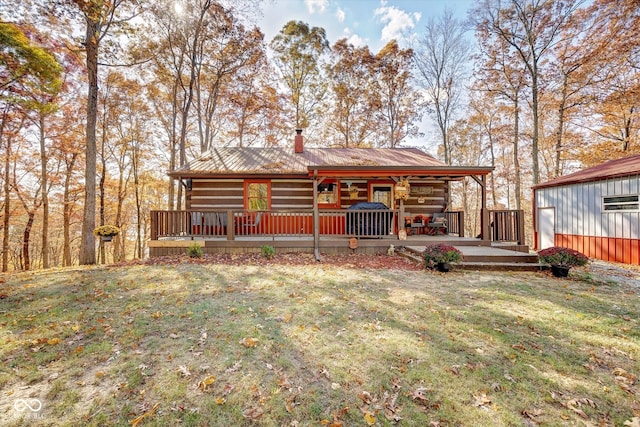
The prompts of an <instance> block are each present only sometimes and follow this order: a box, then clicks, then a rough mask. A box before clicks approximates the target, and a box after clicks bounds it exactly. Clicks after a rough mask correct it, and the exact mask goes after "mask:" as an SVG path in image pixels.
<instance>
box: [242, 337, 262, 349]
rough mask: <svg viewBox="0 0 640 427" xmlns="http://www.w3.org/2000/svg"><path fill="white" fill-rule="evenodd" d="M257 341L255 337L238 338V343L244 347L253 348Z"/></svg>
mask: <svg viewBox="0 0 640 427" xmlns="http://www.w3.org/2000/svg"><path fill="white" fill-rule="evenodd" d="M258 342H259V341H258V339H257V338H243V339H241V340H240V344H241V345H243V346H244V347H246V348H253V347H255V346H257V345H258Z"/></svg>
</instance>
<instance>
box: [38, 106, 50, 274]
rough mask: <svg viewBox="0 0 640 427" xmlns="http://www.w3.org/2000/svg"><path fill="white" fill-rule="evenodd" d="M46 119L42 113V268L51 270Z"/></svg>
mask: <svg viewBox="0 0 640 427" xmlns="http://www.w3.org/2000/svg"><path fill="white" fill-rule="evenodd" d="M45 122H46V121H45V117H44V114H43V113H40V166H41V172H40V179H41V181H42V268H49V191H48V189H49V184H48V173H47V151H46V147H45V129H44V127H45Z"/></svg>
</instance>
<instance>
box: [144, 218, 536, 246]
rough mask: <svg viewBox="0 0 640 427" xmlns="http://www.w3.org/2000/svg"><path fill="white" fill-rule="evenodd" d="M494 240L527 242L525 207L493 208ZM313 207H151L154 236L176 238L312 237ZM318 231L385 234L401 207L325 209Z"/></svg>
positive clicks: (457, 227)
mask: <svg viewBox="0 0 640 427" xmlns="http://www.w3.org/2000/svg"><path fill="white" fill-rule="evenodd" d="M444 215H445V218H446V220H447V222H446V224H447V228H446V234H448V235H453V236H458V237H464V236H465V233H464V220H465V218H464V212H462V211H447V212H445V213H444ZM489 220H490V224H491V235H490V238H489V240H492V241H499V242H516V243H518V244H524V213H523V211H521V210H519V211H518V210H516V211H513V210H493V211H489ZM313 227H314V223H313V210H311V209H308V210H296V211H289V210H273V211H264V212H253V211H247V210H234V209H231V210H207V211H151V240H158V239H160V238H176V237H208V238H225V239H227V240H234V239H235V238H237V237H247V236H266V237H311V236H313V234H314V230H313ZM318 229H319V230H318V231H319V234H320V235H324V236H329V235H330V236H347V237H353V236H356V237H385V236H389V235H396V234H397V232H398V229H399V224H398V211H397V210H391V209H389V210H359V211H356V210H353V211H352V210H340V209H328V210H321V211H320V212H319V215H318Z"/></svg>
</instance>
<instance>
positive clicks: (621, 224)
mask: <svg viewBox="0 0 640 427" xmlns="http://www.w3.org/2000/svg"><path fill="white" fill-rule="evenodd" d="M639 192H640V176H638V175H636V176H631V177H624V178H616V179H607V180H602V181H595V182H587V183H583V184H582V183H578V184H571V185H563V186H558V187H549V188H541V189H538V190H536V192H535V199H536V200H535V201H536V207H537V208H546V207H554V208H555V209H556V234H565V235H581V236H594V237H617V238H627V239H638V238H640V212H638V211H621V212H619V211H612V212H605V211H604V210H603V207H602V198H603V197H606V196H622V195H634V194H638V193H639ZM536 215H537V212H536Z"/></svg>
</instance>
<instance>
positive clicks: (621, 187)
mask: <svg viewBox="0 0 640 427" xmlns="http://www.w3.org/2000/svg"><path fill="white" fill-rule="evenodd" d="M533 196H534V197H533V215H534V236H535V239H534V240H535V247H536V249H538V250H539V249H544V248H547V247H549V246H563V247H567V248H572V249H575V250H577V251H580V252H582V253H584V254H585V255H587V256H589V257H590V258H597V259H601V260H604V261H615V262H621V263H625V264H636V265H640V155H635V156H631V157H626V158H623V159H619V160H612V161H610V162H606V163H604V164H601V165H598V166H594V167H591V168H588V169H584V170H582V171H580V172H576V173H573V174H571V175H566V176H563V177H560V178H557V179H554V180H551V181H548V182H545V183H542V184H539V185H536V186H535V187H533Z"/></svg>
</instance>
